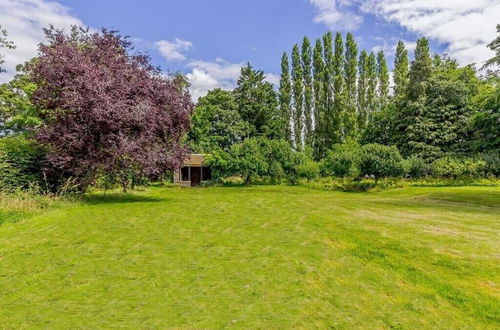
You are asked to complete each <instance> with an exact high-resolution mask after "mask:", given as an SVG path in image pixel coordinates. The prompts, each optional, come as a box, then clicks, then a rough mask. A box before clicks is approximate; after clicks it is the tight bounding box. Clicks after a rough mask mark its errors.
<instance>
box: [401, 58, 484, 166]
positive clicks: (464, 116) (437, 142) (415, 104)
mask: <svg viewBox="0 0 500 330" xmlns="http://www.w3.org/2000/svg"><path fill="white" fill-rule="evenodd" d="M410 84H411V83H410ZM422 84H425V89H420V92H421V91H422V90H425V94H423V95H420V96H419V97H418V99H416V100H412V99H411V98H409V99H408V100H405V101H403V102H400V103H398V104H400V107H399V111H398V112H396V113H395V116H396V117H395V130H394V141H395V142H396V144H397V145H398V147H399V148H400V150H401V152H402V153H403V155H405V156H410V155H414V156H418V157H422V158H424V159H430V160H432V159H435V158H437V157H441V156H442V155H443V153H447V154H463V153H466V152H468V151H469V143H468V140H469V134H468V130H467V128H468V127H469V124H468V123H469V120H470V116H471V115H472V107H471V100H472V98H473V97H474V95H475V94H476V93H477V87H478V78H477V77H476V71H475V69H474V68H473V67H472V66H466V67H462V68H461V67H459V66H458V64H457V62H456V61H455V60H452V59H450V58H448V57H444V58H442V59H440V58H435V60H434V67H432V66H431V74H430V76H429V77H428V78H427V79H426V80H425V82H424V83H422ZM409 89H412V87H411V86H410V87H409Z"/></svg>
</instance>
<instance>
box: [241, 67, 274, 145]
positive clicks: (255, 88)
mask: <svg viewBox="0 0 500 330" xmlns="http://www.w3.org/2000/svg"><path fill="white" fill-rule="evenodd" d="M265 78H266V77H265V75H264V72H263V71H261V70H254V69H253V67H252V66H251V65H250V63H248V64H247V65H246V66H244V67H242V68H241V75H240V77H239V78H238V85H237V87H236V89H235V90H234V95H235V99H236V104H237V106H238V112H239V114H240V116H241V118H242V119H243V120H244V121H246V122H247V123H248V124H249V127H250V134H249V136H250V137H252V136H265V137H269V138H283V132H282V131H281V130H280V126H281V124H280V122H281V120H282V118H281V115H280V110H279V107H278V98H277V95H276V92H275V91H274V88H273V85H272V84H271V83H269V82H267V81H265Z"/></svg>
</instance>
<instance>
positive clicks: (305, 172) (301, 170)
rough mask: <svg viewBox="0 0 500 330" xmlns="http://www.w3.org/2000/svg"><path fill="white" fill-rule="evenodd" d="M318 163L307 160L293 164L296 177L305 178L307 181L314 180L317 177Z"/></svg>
mask: <svg viewBox="0 0 500 330" xmlns="http://www.w3.org/2000/svg"><path fill="white" fill-rule="evenodd" d="M319 169H320V168H319V163H317V162H315V161H312V160H308V161H306V162H304V163H301V164H297V165H296V166H295V171H296V173H297V177H299V178H301V179H307V181H311V180H314V179H316V178H318V177H319Z"/></svg>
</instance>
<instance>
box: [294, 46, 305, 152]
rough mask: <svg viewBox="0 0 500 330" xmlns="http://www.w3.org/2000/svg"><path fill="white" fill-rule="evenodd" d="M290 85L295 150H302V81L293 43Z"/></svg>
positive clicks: (297, 53) (297, 47) (295, 47)
mask: <svg viewBox="0 0 500 330" xmlns="http://www.w3.org/2000/svg"><path fill="white" fill-rule="evenodd" d="M292 86H293V99H294V102H293V104H294V134H295V146H296V148H297V150H302V127H303V125H302V112H303V111H302V109H303V103H304V95H303V90H304V82H303V74H302V63H301V60H300V51H299V46H298V45H296V44H295V45H294V46H293V51H292Z"/></svg>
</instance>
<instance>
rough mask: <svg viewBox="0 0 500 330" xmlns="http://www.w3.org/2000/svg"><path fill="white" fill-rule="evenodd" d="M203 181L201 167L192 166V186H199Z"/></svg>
mask: <svg viewBox="0 0 500 330" xmlns="http://www.w3.org/2000/svg"><path fill="white" fill-rule="evenodd" d="M200 183H201V167H191V187H197V186H199V185H200Z"/></svg>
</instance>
